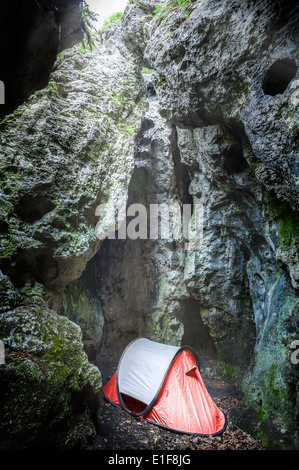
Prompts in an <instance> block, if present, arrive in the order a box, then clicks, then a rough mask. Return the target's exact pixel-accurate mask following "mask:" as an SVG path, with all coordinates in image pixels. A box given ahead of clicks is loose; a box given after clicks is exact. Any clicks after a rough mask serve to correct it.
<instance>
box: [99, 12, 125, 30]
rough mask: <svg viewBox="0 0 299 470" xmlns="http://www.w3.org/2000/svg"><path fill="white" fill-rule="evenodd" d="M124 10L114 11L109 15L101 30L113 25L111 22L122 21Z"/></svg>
mask: <svg viewBox="0 0 299 470" xmlns="http://www.w3.org/2000/svg"><path fill="white" fill-rule="evenodd" d="M122 15H123V12H122V11H118V12H116V13H112V15H110V16H108V18H106V19H105V21H104V23H103V26H102V29H101V31H104V30H105V29H107V28H108V26H110V25H111V23H114V22H115V21H120V20H121V18H122Z"/></svg>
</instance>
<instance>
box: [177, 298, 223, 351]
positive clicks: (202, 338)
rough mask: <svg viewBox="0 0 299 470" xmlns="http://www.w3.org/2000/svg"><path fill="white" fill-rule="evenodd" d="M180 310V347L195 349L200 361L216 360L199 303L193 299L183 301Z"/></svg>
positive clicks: (214, 349)
mask: <svg viewBox="0 0 299 470" xmlns="http://www.w3.org/2000/svg"><path fill="white" fill-rule="evenodd" d="M181 309H182V321H183V323H184V335H183V337H182V345H188V346H191V347H192V348H193V349H195V351H197V353H198V356H199V358H200V359H202V358H204V357H209V358H211V359H216V357H217V353H216V348H215V345H214V342H213V340H212V338H211V336H210V332H209V330H208V328H207V327H206V326H205V324H204V323H203V321H202V318H201V313H200V304H199V302H198V301H197V300H195V299H186V300H183V301H181Z"/></svg>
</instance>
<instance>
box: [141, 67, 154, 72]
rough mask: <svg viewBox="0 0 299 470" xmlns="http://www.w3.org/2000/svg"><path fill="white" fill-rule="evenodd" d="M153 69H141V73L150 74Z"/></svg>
mask: <svg viewBox="0 0 299 470" xmlns="http://www.w3.org/2000/svg"><path fill="white" fill-rule="evenodd" d="M153 71H154V69H148V68H147V67H143V68H142V70H141V73H152V72H153Z"/></svg>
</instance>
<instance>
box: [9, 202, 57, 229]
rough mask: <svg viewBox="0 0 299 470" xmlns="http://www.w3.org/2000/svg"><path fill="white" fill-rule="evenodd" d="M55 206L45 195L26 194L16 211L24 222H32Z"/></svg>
mask: <svg viewBox="0 0 299 470" xmlns="http://www.w3.org/2000/svg"><path fill="white" fill-rule="evenodd" d="M54 207H55V205H54V204H53V203H52V202H51V201H49V200H48V199H47V198H46V197H45V196H35V197H31V196H24V197H23V198H22V199H21V200H20V201H19V204H18V206H17V208H16V212H17V214H18V216H19V217H20V218H21V219H22V220H23V221H24V222H27V223H30V224H32V223H33V222H36V221H37V220H40V219H41V218H42V217H43V216H44V215H45V214H47V213H48V212H50V211H51V210H53V209H54Z"/></svg>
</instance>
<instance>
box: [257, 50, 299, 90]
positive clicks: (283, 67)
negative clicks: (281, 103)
mask: <svg viewBox="0 0 299 470" xmlns="http://www.w3.org/2000/svg"><path fill="white" fill-rule="evenodd" d="M296 73H297V65H296V62H295V60H294V59H289V58H284V59H279V60H276V61H275V62H274V63H273V64H272V65H271V66H270V67H269V69H268V70H267V72H266V74H265V77H264V80H263V90H264V93H265V95H270V96H275V95H278V94H282V93H283V92H284V91H285V90H286V89H287V87H288V85H289V83H290V82H291V81H292V80H293V79H294V78H295V76H296Z"/></svg>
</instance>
